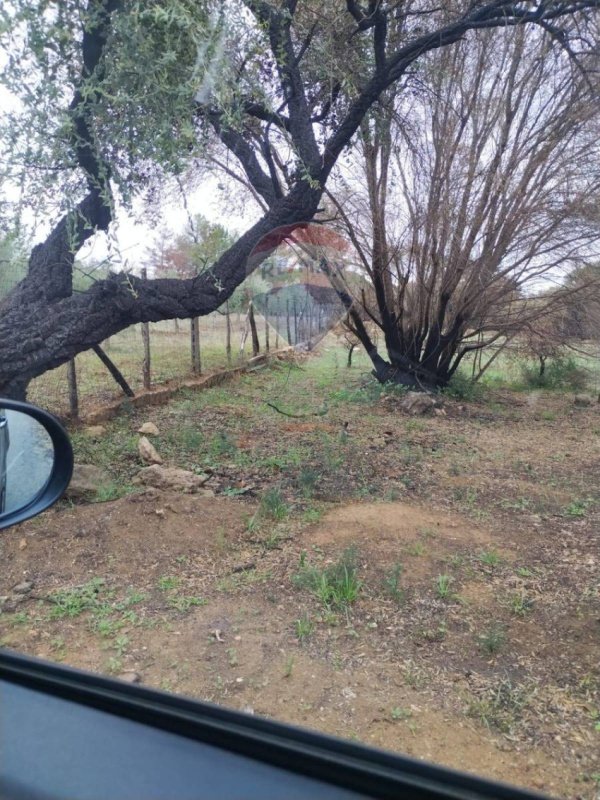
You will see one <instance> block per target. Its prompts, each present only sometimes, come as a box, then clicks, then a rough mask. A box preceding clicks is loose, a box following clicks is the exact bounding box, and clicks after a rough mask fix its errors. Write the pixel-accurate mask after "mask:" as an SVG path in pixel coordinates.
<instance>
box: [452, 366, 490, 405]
mask: <svg viewBox="0 0 600 800" xmlns="http://www.w3.org/2000/svg"><path fill="white" fill-rule="evenodd" d="M442 391H443V394H445V395H446V397H452V398H453V399H454V400H465V401H466V402H467V403H475V402H477V401H479V400H482V399H483V395H484V389H483V386H482V385H481V384H480V383H477V382H476V381H474V380H473V379H472V378H471V377H469V376H468V375H466V374H465V373H464V372H460V371H457V372H455V373H454V375H453V376H452V378H451V379H450V383H449V384H448V385H447V386H445V387H444V389H443V390H442Z"/></svg>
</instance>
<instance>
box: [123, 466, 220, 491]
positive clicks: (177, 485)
mask: <svg viewBox="0 0 600 800" xmlns="http://www.w3.org/2000/svg"><path fill="white" fill-rule="evenodd" d="M209 479H210V475H196V474H195V473H194V472H189V471H188V470H186V469H179V468H178V467H161V466H159V465H158V464H154V465H153V466H151V467H144V469H141V470H140V471H139V472H138V474H137V475H136V476H135V478H134V479H133V482H134V483H138V484H140V483H141V484H142V485H143V486H153V487H154V488H156V489H178V490H179V491H183V492H190V493H201V494H206V496H207V497H208V496H211V495H212V494H213V492H212V491H210V489H203V488H202V487H203V486H204V484H205V483H206V482H207V481H208V480H209Z"/></svg>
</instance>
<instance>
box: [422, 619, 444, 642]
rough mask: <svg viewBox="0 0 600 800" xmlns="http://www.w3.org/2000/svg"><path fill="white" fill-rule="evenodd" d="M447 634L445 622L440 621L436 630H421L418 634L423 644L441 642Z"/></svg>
mask: <svg viewBox="0 0 600 800" xmlns="http://www.w3.org/2000/svg"><path fill="white" fill-rule="evenodd" d="M447 633H448V628H447V626H446V622H445V621H444V620H442V622H440V624H439V625H438V626H437V628H423V629H421V631H420V632H419V635H420V638H421V639H423V641H425V642H443V641H444V639H445V638H446V634H447Z"/></svg>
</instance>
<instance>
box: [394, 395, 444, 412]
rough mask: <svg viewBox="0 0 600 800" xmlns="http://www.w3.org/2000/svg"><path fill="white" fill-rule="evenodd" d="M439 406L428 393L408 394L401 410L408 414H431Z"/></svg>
mask: <svg viewBox="0 0 600 800" xmlns="http://www.w3.org/2000/svg"><path fill="white" fill-rule="evenodd" d="M437 405H438V402H437V401H436V399H435V398H434V397H432V396H431V395H430V394H427V393H426V392H408V394H407V395H406V397H405V398H404V399H403V400H402V402H401V403H400V408H401V409H402V410H403V411H406V412H407V413H408V414H412V415H415V414H429V413H431V412H432V411H433V410H434V408H436V406H437Z"/></svg>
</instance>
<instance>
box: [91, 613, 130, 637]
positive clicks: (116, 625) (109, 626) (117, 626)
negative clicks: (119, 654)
mask: <svg viewBox="0 0 600 800" xmlns="http://www.w3.org/2000/svg"><path fill="white" fill-rule="evenodd" d="M124 625H125V620H120V619H111V618H110V617H101V618H100V619H97V620H95V621H94V626H93V627H94V630H95V631H96V633H99V634H100V636H102V637H103V638H108V637H109V636H114V635H115V634H116V633H117V632H118V631H120V630H121V628H123V627H124Z"/></svg>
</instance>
